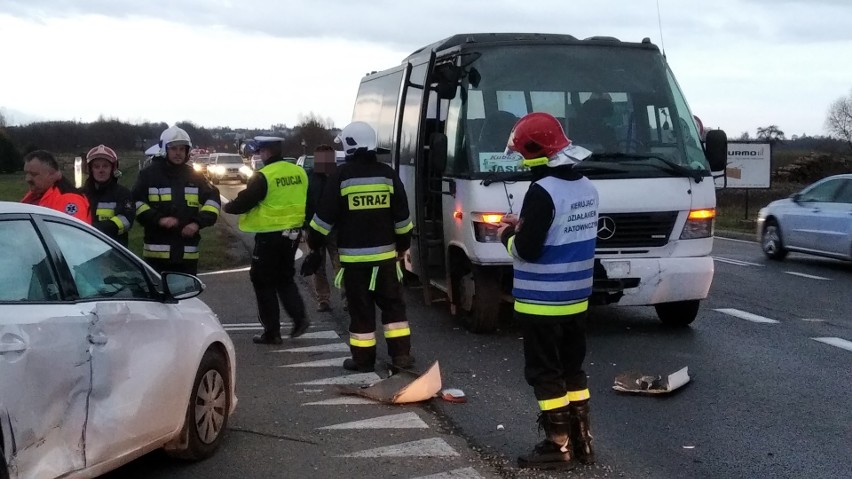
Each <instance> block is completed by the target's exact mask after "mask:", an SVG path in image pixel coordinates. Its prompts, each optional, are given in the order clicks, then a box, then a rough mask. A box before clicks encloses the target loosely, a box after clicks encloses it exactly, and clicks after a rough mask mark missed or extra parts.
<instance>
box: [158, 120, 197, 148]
mask: <svg viewBox="0 0 852 479" xmlns="http://www.w3.org/2000/svg"><path fill="white" fill-rule="evenodd" d="M169 145H175V146H179V145H184V146H186V148H187V150H189V149H190V148H192V141H191V140H190V139H189V134H188V133H187V132H186V131H185V130H184V129H182V128H179V127H177V126H171V127H169V128H166V129H165V130H163V134H161V135H160V149H161V150H162V151H165V150H166V148H168V147H169Z"/></svg>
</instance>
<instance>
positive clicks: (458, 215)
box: [453, 211, 463, 220]
mask: <svg viewBox="0 0 852 479" xmlns="http://www.w3.org/2000/svg"><path fill="white" fill-rule="evenodd" d="M462 216H463V215H462V212H461V211H453V218H455V219H457V220H460V219H462Z"/></svg>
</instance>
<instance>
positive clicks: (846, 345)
mask: <svg viewBox="0 0 852 479" xmlns="http://www.w3.org/2000/svg"><path fill="white" fill-rule="evenodd" d="M811 339H813V340H814V341H819V342H821V343H825V344H828V345H830V346H834V347H837V348H840V349H845V350H847V351H852V341H847V340H845V339H841V338H811Z"/></svg>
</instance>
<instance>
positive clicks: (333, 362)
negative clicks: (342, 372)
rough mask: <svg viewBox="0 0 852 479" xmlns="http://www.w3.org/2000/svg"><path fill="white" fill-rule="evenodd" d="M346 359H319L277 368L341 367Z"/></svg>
mask: <svg viewBox="0 0 852 479" xmlns="http://www.w3.org/2000/svg"><path fill="white" fill-rule="evenodd" d="M346 359H347V357H342V358H331V359H320V360H318V361H309V362H306V363H298V364H285V365H284V366H278V367H279V368H325V367H331V366H336V367H343V361H345V360H346Z"/></svg>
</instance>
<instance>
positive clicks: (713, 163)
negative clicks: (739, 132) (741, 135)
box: [704, 130, 728, 171]
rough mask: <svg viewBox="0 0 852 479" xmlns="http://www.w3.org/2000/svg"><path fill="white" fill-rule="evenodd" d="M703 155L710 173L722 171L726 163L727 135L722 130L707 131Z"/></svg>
mask: <svg viewBox="0 0 852 479" xmlns="http://www.w3.org/2000/svg"><path fill="white" fill-rule="evenodd" d="M704 154H705V156H706V157H707V162H708V163H710V171H723V170H724V169H725V165H726V164H727V163H728V135H726V134H725V132H724V131H723V130H710V131H708V132H707V137H706V139H705V143H704Z"/></svg>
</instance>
